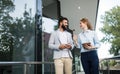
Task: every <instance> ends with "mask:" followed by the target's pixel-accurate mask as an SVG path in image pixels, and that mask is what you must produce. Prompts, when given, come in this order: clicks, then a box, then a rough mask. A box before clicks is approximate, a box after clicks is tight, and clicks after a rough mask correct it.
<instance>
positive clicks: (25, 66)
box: [24, 64, 29, 74]
mask: <svg viewBox="0 0 120 74" xmlns="http://www.w3.org/2000/svg"><path fill="white" fill-rule="evenodd" d="M28 71H29V70H28V64H24V74H29V72H28Z"/></svg>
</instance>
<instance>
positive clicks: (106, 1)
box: [96, 0, 120, 59]
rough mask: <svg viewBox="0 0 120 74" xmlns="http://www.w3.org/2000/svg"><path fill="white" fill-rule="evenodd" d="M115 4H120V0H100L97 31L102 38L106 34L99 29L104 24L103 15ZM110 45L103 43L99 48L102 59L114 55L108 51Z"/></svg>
mask: <svg viewBox="0 0 120 74" xmlns="http://www.w3.org/2000/svg"><path fill="white" fill-rule="evenodd" d="M114 6H120V0H100V2H99V9H98V16H97V23H96V31H97V34H98V37H99V39H100V40H101V39H102V38H103V36H104V34H103V33H102V32H101V31H99V29H100V28H101V27H102V26H103V24H102V23H100V21H101V15H104V14H105V11H109V10H110V9H112V8H113V7H114ZM110 47H111V45H110V44H109V43H101V47H100V48H99V49H98V56H99V58H101V59H102V58H107V57H112V56H113V55H110V54H109V52H108V50H109V49H110Z"/></svg>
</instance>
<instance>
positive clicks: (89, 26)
mask: <svg viewBox="0 0 120 74" xmlns="http://www.w3.org/2000/svg"><path fill="white" fill-rule="evenodd" d="M80 21H81V22H83V23H86V25H87V27H88V29H89V30H93V27H92V25H91V23H90V22H89V20H88V19H87V18H82V19H81V20H80Z"/></svg>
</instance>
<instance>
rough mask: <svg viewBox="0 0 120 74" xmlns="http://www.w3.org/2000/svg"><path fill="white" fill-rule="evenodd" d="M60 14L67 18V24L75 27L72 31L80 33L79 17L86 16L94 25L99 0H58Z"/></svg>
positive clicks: (72, 27)
mask: <svg viewBox="0 0 120 74" xmlns="http://www.w3.org/2000/svg"><path fill="white" fill-rule="evenodd" d="M59 1H60V5H61V15H62V16H65V17H67V18H68V19H69V26H70V28H71V29H75V31H74V33H75V34H78V33H80V31H81V30H80V27H79V22H80V19H81V18H83V17H86V18H88V19H89V20H90V22H91V24H92V25H93V26H94V27H95V24H96V14H97V8H98V7H97V6H98V2H99V0H59Z"/></svg>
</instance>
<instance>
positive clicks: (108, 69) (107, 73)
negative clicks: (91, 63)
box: [100, 55, 120, 74]
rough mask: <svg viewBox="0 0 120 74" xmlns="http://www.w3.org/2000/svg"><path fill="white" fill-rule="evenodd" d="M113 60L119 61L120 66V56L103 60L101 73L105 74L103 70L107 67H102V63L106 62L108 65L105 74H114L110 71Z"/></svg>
mask: <svg viewBox="0 0 120 74" xmlns="http://www.w3.org/2000/svg"><path fill="white" fill-rule="evenodd" d="M111 60H114V61H117V60H119V61H117V62H116V63H119V64H120V55H119V56H114V57H110V58H105V59H102V60H101V61H100V70H101V73H102V74H104V73H103V71H104V69H103V68H105V66H103V65H101V63H102V62H104V64H106V70H105V71H106V73H105V74H112V73H111V69H110V62H111ZM114 71H115V70H114Z"/></svg>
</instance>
